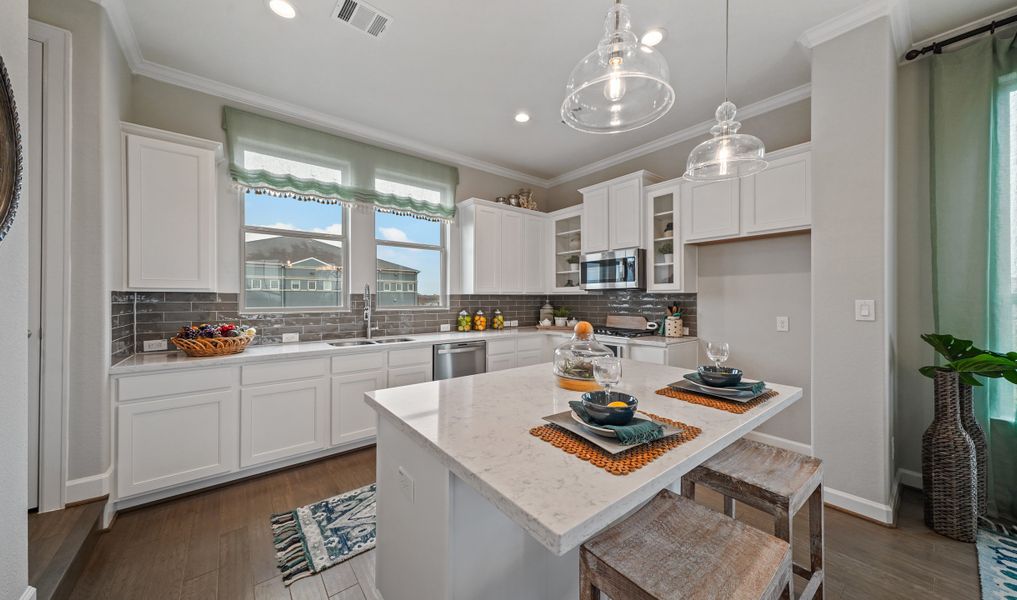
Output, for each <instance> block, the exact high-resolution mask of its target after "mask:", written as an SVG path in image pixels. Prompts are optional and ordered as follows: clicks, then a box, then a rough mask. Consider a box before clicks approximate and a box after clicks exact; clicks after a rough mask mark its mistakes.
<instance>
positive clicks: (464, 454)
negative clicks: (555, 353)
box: [366, 360, 802, 600]
mask: <svg viewBox="0 0 1017 600" xmlns="http://www.w3.org/2000/svg"><path fill="white" fill-rule="evenodd" d="M623 371H624V373H623V379H622V384H621V385H620V386H619V389H620V390H622V391H625V392H628V393H630V394H633V395H634V396H636V397H637V398H638V399H639V408H640V409H642V410H646V411H647V412H651V413H655V414H658V415H661V416H665V417H668V418H671V419H675V420H678V421H682V422H684V423H687V424H689V425H695V426H697V427H699V428H701V429H702V433H701V434H700V435H699V436H698V437H697V438H696V439H694V440H692V441H690V442H688V443H685V444H683V445H681V446H678V447H677V448H675V449H673V450H671V451H669V452H667V453H666V454H665V455H663V456H662V457H660V458H659V459H657V460H656V461H654V462H652V463H650V464H649V465H647V466H645V467H643V468H642V469H639V470H638V471H635V472H634V473H631V474H629V475H623V476H616V475H611V474H610V473H608V472H607V471H604V470H603V469H600V468H598V467H595V466H593V465H591V464H589V463H587V462H585V461H582V460H580V459H578V458H576V457H575V456H573V455H570V454H566V453H565V452H563V451H562V450H560V449H558V448H555V447H554V446H552V445H551V444H549V443H547V442H544V441H543V440H540V439H538V438H536V437H534V436H532V435H530V433H529V430H530V428H532V427H534V426H537V425H541V424H542V423H543V421H542V420H541V417H543V416H545V415H550V414H553V413H557V412H561V411H564V410H568V402H569V400H577V399H579V396H580V394H579V393H578V392H569V391H566V390H563V389H561V388H559V387H557V385H556V384H555V379H554V377H553V376H552V374H551V365H550V364H541V365H535V366H530V367H522V368H518V369H510V370H506V371H499V372H496V373H485V374H481V375H474V376H471V377H462V378H457V379H450V380H445V381H433V382H428V383H421V384H417V385H411V386H405V387H400V388H393V389H387V390H379V391H376V392H370V393H368V394H367V395H366V401H367V403H368V404H369V405H371V406H372V407H374V409H375V410H376V411H377V413H378V441H377V444H378V451H377V469H378V542H377V551H376V569H377V576H376V584H377V588H378V591H379V592H380V594H381V595H382V597H383V598H384V600H423V599H426V600H439V599H443V598H455V599H457V600H481V599H482V600H503V599H504V600H508V599H532V600H544V599H546V600H559V599H560V600H565V599H570V600H574V599H575V598H578V597H579V566H578V547H579V545H580V544H582V543H583V542H584V541H585V540H587V539H589V538H590V537H591V536H593V535H595V534H596V533H597V532H599V531H601V530H603V529H604V528H606V527H608V526H609V525H611V524H612V523H614V522H615V521H617V520H618V519H620V518H622V517H624V516H625V515H626V514H628V513H630V512H631V511H633V510H635V509H637V508H639V507H640V506H641V505H642V504H643V503H645V502H646V501H647V500H649V499H650V498H651V497H652V496H653V495H654V494H656V493H657V492H658V491H660V490H661V489H663V488H666V487H672V486H676V485H677V482H678V481H679V480H680V478H681V476H682V475H683V474H685V473H686V472H688V471H689V470H691V469H692V468H694V467H695V466H697V465H699V464H701V463H702V462H703V461H705V460H706V459H708V458H709V457H711V456H713V455H714V454H716V453H717V452H718V451H720V450H721V449H723V448H724V447H726V446H727V445H728V444H730V443H732V442H733V441H735V440H737V439H738V438H740V437H742V436H743V435H745V434H746V433H748V432H750V431H752V430H753V429H754V428H756V427H757V426H759V424H761V423H763V422H764V421H766V420H767V419H769V418H770V417H772V416H773V415H775V414H777V413H778V412H780V411H781V410H783V409H784V408H786V407H787V406H789V405H790V404H791V403H793V402H795V401H796V400H798V399H799V398H801V396H802V391H801V389H799V388H795V387H789V386H783V385H776V384H769V386H770V387H771V388H772V389H774V390H776V391H777V392H778V393H779V395H778V396H777V397H775V398H773V399H771V400H769V401H767V402H765V403H764V404H762V405H760V406H758V407H756V408H754V409H752V410H750V411H748V412H747V413H746V414H743V415H737V414H733V413H729V412H726V411H721V410H717V409H714V408H708V407H705V406H697V405H693V404H690V403H688V402H683V401H680V400H675V399H672V398H667V397H665V396H659V395H657V394H656V393H654V392H655V390H657V389H660V388H662V387H665V386H666V385H667V384H668V383H670V382H673V381H677V380H678V379H681V377H682V375H683V374H684V373H686V372H688V371H686V370H684V369H678V368H674V367H665V366H660V365H653V364H649V363H640V362H634V361H629V360H626V361H624V365H623Z"/></svg>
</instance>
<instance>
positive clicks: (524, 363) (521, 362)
mask: <svg viewBox="0 0 1017 600" xmlns="http://www.w3.org/2000/svg"><path fill="white" fill-rule="evenodd" d="M542 362H545V361H544V357H543V352H541V351H540V350H520V351H519V352H516V366H517V367H528V366H530V365H539V364H540V363H542Z"/></svg>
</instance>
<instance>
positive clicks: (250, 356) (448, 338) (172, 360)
mask: <svg viewBox="0 0 1017 600" xmlns="http://www.w3.org/2000/svg"><path fill="white" fill-rule="evenodd" d="M524 335H526V336H532V335H557V336H566V337H567V336H569V335H570V334H569V333H568V332H565V331H549V330H540V329H537V328H536V327H510V328H507V329H504V330H501V331H496V330H491V329H488V330H487V331H467V332H459V331H451V332H440V333H413V334H407V335H393V336H383V337H378V338H376V339H378V340H384V339H387V338H410V341H408V342H394V343H388V344H377V345H366V346H346V347H337V346H331V345H329V343H328V342H301V343H294V344H269V345H264V346H248V348H247V350H245V351H244V352H241V353H240V354H229V355H226V356H208V357H191V356H187V355H186V354H184V353H183V352H180V351H178V350H172V351H170V352H150V353H141V354H132V355H131V356H128V357H127V358H125V359H123V360H121V361H120V362H118V363H117V364H115V365H113V366H112V367H111V368H110V374H111V375H129V374H134V373H144V372H148V371H167V370H175V369H193V368H203V367H221V366H229V365H240V364H246V363H253V362H262V361H268V360H274V359H278V358H282V359H288V358H289V359H295V358H313V357H315V356H339V355H343V354H353V353H357V352H363V351H365V350H368V351H381V350H398V349H401V348H414V347H419V346H431V345H433V344H441V343H446V342H461V341H466V340H496V339H503V338H506V337H510V336H524ZM359 339H363V338H343V339H337V340H332V341H336V342H348V341H354V340H359ZM598 339H604V340H610V341H611V342H612V343H617V342H619V341H624V342H627V343H629V344H635V345H646V346H662V347H666V346H669V345H672V344H681V343H687V342H694V341H696V338H695V337H688V336H686V337H680V338H666V337H660V336H644V337H640V338H631V339H626V338H615V337H607V336H599V338H598Z"/></svg>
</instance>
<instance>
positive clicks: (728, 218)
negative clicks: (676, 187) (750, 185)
mask: <svg viewBox="0 0 1017 600" xmlns="http://www.w3.org/2000/svg"><path fill="white" fill-rule="evenodd" d="M682 214H683V215H684V216H685V218H684V220H683V224H684V228H685V229H684V230H683V233H684V237H685V241H686V242H696V241H700V240H710V239H717V238H722V237H729V236H736V235H738V233H739V228H740V227H741V225H740V222H739V200H738V180H737V179H729V180H727V181H709V182H702V181H695V182H688V183H685V184H684V185H683V186H682Z"/></svg>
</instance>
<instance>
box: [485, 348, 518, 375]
mask: <svg viewBox="0 0 1017 600" xmlns="http://www.w3.org/2000/svg"><path fill="white" fill-rule="evenodd" d="M515 366H516V354H515V352H513V353H511V354H499V355H497V356H488V357H487V371H488V372H489V373H490V372H493V371H504V370H505V369H514V368H515Z"/></svg>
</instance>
